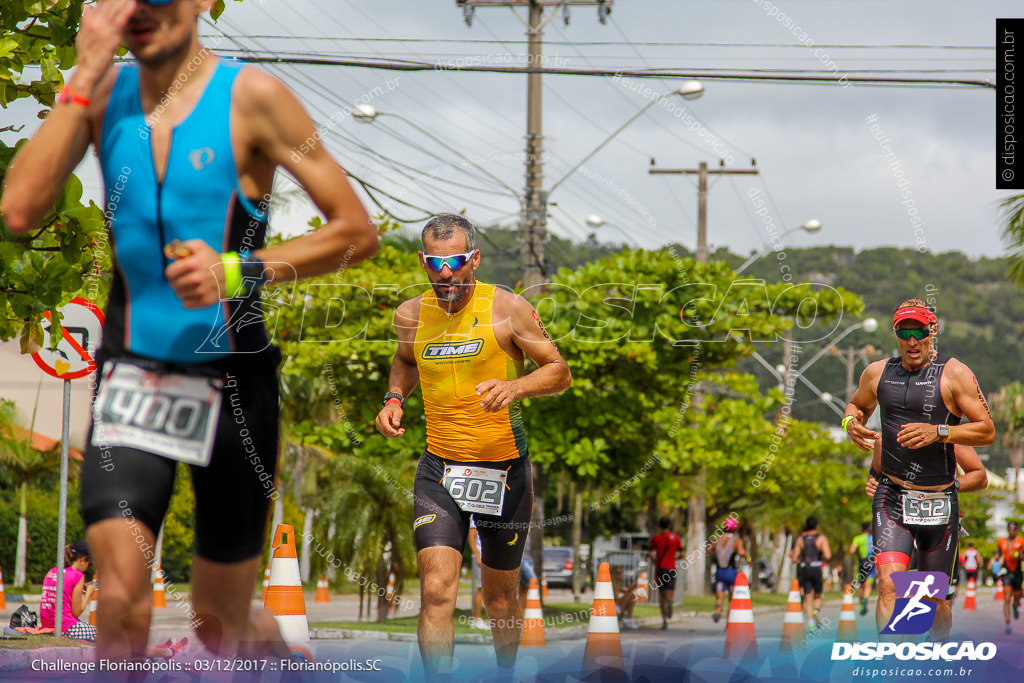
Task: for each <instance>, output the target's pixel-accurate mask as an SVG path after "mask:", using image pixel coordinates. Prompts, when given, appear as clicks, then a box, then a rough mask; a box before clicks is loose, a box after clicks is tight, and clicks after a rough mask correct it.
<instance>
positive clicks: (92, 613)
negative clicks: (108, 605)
mask: <svg viewBox="0 0 1024 683" xmlns="http://www.w3.org/2000/svg"><path fill="white" fill-rule="evenodd" d="M92 580H93V581H96V585H97V588H96V590H95V591H93V594H92V600H90V601H89V625H90V626H95V625H96V601H97V600H98V599H99V594H100V589H99V587H98V586H99V580H100V573H99V572H96V573H95V574H93V575H92Z"/></svg>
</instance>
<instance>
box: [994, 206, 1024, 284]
mask: <svg viewBox="0 0 1024 683" xmlns="http://www.w3.org/2000/svg"><path fill="white" fill-rule="evenodd" d="M999 209H1000V211H1001V212H1002V215H1003V242H1004V243H1005V244H1006V246H1007V248H1008V249H1009V250H1010V268H1009V276H1010V279H1011V280H1012V281H1013V282H1015V283H1016V284H1017V286H1018V287H1020V288H1022V289H1024V193H1022V194H1015V195H1011V196H1009V197H1007V198H1005V199H1003V200H1002V201H1001V202H999Z"/></svg>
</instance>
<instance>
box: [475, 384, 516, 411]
mask: <svg viewBox="0 0 1024 683" xmlns="http://www.w3.org/2000/svg"><path fill="white" fill-rule="evenodd" d="M476 395H477V396H482V397H483V400H482V401H480V405H481V406H482V407H483V409H484V411H486V412H488V413H496V412H498V411H499V410H501V409H502V408H507V407H508V406H509V404H511V403H512V401H514V400H516V399H517V398H519V391H518V390H517V389H516V386H515V384H513V383H512V382H510V381H508V380H502V379H488V380H484V381H483V382H480V384H477V385H476Z"/></svg>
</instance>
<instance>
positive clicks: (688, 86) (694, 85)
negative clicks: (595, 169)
mask: <svg viewBox="0 0 1024 683" xmlns="http://www.w3.org/2000/svg"><path fill="white" fill-rule="evenodd" d="M703 94H704V86H703V85H701V83H700V81H698V80H689V81H685V82H684V83H683V84H682V85H681V86H679V87H678V88H676V89H675V90H670V91H668V92H667V93H662V94H661V95H657V96H656V97H654V98H653V99H652V100H651V101H650V102H648V103H647V104H645V105H644V106H643V107H642V108H641V109H640V111H638V112H637V113H635V114H633V115H632V116H630V117H629V119H628V120H627V121H626V122H625V123H624V124H622V125H621V126H619V127H618V128H616V129H615V131H614V132H612V134H611V135H609V136H608V137H607V138H605V140H604V142H602V143H601V144H600V145H598V146H597V147H595V148H594V149H593V151H592V152H590V154H588V155H587V156H585V157H583V158H582V159H581V160H580V162H579V163H578V164H576V165H575V166H573V167H572V168H571V169H569V172H568V173H566V174H565V175H564V176H562V177H561V179H560V180H558V182H556V183H555V184H554V185H552V186H551V187H550V189H548V194H549V195H550V194H551V193H552V192H554V191H555V188H556V187H558V186H559V185H561V184H562V183H563V182H565V180H566V179H567V178H568V177H569V176H571V175H572V174H573V173H575V172H576V171H577V170H579V168H580V166H582V165H583V164H585V163H587V162H588V161H590V159H591V157H593V156H594V155H595V154H597V153H598V152H600V151H601V150H602V149H604V146H605V145H607V144H608V143H609V142H611V141H612V140H613V139H615V136H617V135H618V134H619V133H621V132H622V131H623V130H625V129H626V127H627V126H628V125H629V124H631V123H633V122H634V121H636V120H637V119H638V118H640V117H641V116H643V114H644V112H646V111H647V110H648V109H650V108H651V107H653V106H654V105H656V104H657V103H658V102H661V101H662V100H663V99H665V98H666V97H668V96H670V95H679V96H680V97H682V98H683V99H684V100H696V99H698V98H699V97H700V96H701V95H703Z"/></svg>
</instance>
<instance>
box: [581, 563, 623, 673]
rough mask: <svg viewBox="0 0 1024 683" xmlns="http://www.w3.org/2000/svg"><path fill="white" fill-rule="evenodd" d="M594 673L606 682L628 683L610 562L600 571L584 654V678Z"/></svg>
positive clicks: (602, 564)
mask: <svg viewBox="0 0 1024 683" xmlns="http://www.w3.org/2000/svg"><path fill="white" fill-rule="evenodd" d="M593 672H599V675H600V678H601V680H602V681H606V680H607V681H612V680H622V681H625V680H626V668H625V666H624V665H623V663H622V641H621V640H620V639H619V618H618V616H617V615H616V610H615V592H614V590H613V589H612V572H611V568H610V567H609V565H608V563H607V562H602V563H601V564H600V565H599V566H598V568H597V583H596V584H595V585H594V604H593V606H592V607H591V608H590V625H589V627H588V628H587V646H586V648H585V649H584V650H583V676H585V677H586V676H587V675H588V674H590V673H593Z"/></svg>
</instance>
